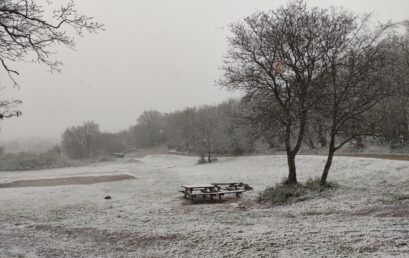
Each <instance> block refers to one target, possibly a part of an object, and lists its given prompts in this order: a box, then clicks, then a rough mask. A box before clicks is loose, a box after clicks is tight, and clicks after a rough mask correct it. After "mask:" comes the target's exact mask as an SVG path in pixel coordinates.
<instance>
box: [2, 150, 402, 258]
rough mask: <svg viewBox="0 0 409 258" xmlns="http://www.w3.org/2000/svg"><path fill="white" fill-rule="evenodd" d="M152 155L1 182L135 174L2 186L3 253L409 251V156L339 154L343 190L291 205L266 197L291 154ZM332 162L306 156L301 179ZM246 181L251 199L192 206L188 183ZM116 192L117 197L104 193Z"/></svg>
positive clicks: (17, 175) (335, 173)
mask: <svg viewBox="0 0 409 258" xmlns="http://www.w3.org/2000/svg"><path fill="white" fill-rule="evenodd" d="M197 160H198V158H197V157H187V156H181V155H151V156H147V157H145V158H139V159H136V158H128V159H124V160H118V161H116V162H107V163H100V164H94V165H91V166H85V167H75V168H63V169H53V170H43V171H27V172H2V173H0V183H1V182H10V181H14V180H30V179H41V178H44V179H45V178H60V177H70V176H92V175H116V174H128V175H132V176H135V177H136V178H137V179H134V180H126V181H117V182H109V183H100V184H93V185H68V186H53V187H27V188H8V189H0V257H18V256H19V255H20V256H22V257H197V256H202V257H207V256H213V257H230V256H235V257H237V256H239V257H271V256H278V257H311V256H315V257H316V256H339V257H346V256H363V257H388V256H394V257H407V256H409V243H407V239H409V162H407V161H391V160H380V159H368V158H351V157H336V158H335V160H334V163H333V167H332V170H331V171H330V175H329V180H331V181H335V182H337V183H338V184H340V185H341V187H340V188H339V189H337V190H335V191H330V192H328V193H327V194H324V195H323V196H322V197H321V198H316V199H311V200H307V201H304V202H298V203H294V204H291V205H285V206H274V207H270V206H266V205H261V204H257V203H256V202H255V199H256V197H257V194H258V192H260V191H262V190H264V189H265V188H266V187H267V186H270V185H273V184H275V183H278V182H280V181H281V180H282V178H284V177H285V176H286V174H287V165H286V157H285V156H280V155H274V156H250V157H235V158H233V157H228V158H219V160H218V161H217V162H214V163H211V164H204V165H197V164H196V163H197ZM324 162H325V157H322V156H311V155H309V156H299V157H298V158H297V168H298V175H299V181H301V182H302V181H306V180H307V179H309V178H315V177H318V176H319V175H320V173H321V170H322V168H323V166H324ZM211 182H244V183H247V184H249V185H251V186H252V187H253V188H254V191H252V192H246V193H244V194H243V195H242V198H241V199H236V198H235V197H234V196H231V197H227V198H224V199H225V201H224V202H221V203H200V204H191V202H190V201H188V200H185V199H183V195H182V194H181V193H179V192H178V190H180V186H181V185H185V184H186V185H189V184H201V183H211ZM106 195H110V196H111V197H112V199H111V200H104V197H105V196H106Z"/></svg>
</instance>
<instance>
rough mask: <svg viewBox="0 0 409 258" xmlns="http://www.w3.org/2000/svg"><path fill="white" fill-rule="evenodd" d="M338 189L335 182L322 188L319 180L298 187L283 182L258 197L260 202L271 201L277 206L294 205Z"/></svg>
mask: <svg viewBox="0 0 409 258" xmlns="http://www.w3.org/2000/svg"><path fill="white" fill-rule="evenodd" d="M337 187H338V185H337V184H336V183H333V182H328V183H327V185H325V186H321V185H320V180H319V179H308V180H307V182H306V183H305V184H296V185H288V184H286V180H283V181H282V182H281V183H278V184H276V185H275V186H273V187H268V188H266V189H265V190H264V191H263V192H261V193H260V194H259V196H258V201H259V202H266V201H269V202H271V203H272V204H276V205H279V204H286V203H294V202H298V201H304V200H307V199H310V198H312V197H314V196H315V197H316V196H319V195H320V193H321V192H323V191H324V190H326V189H334V188H337Z"/></svg>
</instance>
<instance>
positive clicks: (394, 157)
mask: <svg viewBox="0 0 409 258" xmlns="http://www.w3.org/2000/svg"><path fill="white" fill-rule="evenodd" d="M336 156H342V157H354V158H373V159H388V160H408V161H409V155H403V154H402V155H401V154H366V153H339V154H336Z"/></svg>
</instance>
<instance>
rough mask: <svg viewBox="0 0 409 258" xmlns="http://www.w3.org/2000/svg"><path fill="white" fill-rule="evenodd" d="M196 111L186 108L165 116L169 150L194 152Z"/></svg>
mask: <svg viewBox="0 0 409 258" xmlns="http://www.w3.org/2000/svg"><path fill="white" fill-rule="evenodd" d="M196 124H197V109H196V108H186V109H184V110H182V111H176V112H172V113H170V114H168V115H166V129H165V132H166V138H167V144H168V147H169V148H172V149H177V150H178V151H188V152H192V151H194V148H195V144H196V138H197V133H196V131H197V130H196Z"/></svg>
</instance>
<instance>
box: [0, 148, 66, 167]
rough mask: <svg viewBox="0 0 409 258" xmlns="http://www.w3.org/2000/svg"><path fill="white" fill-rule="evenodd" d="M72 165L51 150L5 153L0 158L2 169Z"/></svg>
mask: <svg viewBox="0 0 409 258" xmlns="http://www.w3.org/2000/svg"><path fill="white" fill-rule="evenodd" d="M70 165H72V164H71V162H70V161H68V160H67V159H65V158H64V157H61V155H60V154H59V153H57V152H56V151H54V150H50V151H47V152H44V153H34V152H20V153H17V154H11V153H10V154H4V155H2V156H1V158H0V171H22V170H38V169H47V168H58V167H66V166H70Z"/></svg>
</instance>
